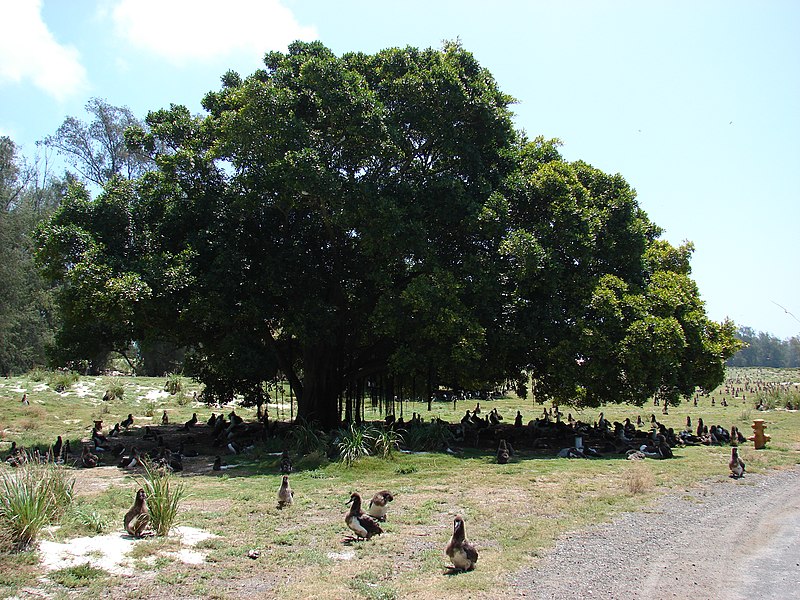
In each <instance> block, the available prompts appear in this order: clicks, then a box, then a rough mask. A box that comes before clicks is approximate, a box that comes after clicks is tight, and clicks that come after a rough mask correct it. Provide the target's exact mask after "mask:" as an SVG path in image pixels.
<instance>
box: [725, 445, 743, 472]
mask: <svg viewBox="0 0 800 600" xmlns="http://www.w3.org/2000/svg"><path fill="white" fill-rule="evenodd" d="M728 467H730V469H731V477H733V478H734V479H739V478H740V477H744V461H743V460H742V459H741V457H740V456H739V449H738V448H736V446H734V447H733V448H731V460H730V462H729V463H728Z"/></svg>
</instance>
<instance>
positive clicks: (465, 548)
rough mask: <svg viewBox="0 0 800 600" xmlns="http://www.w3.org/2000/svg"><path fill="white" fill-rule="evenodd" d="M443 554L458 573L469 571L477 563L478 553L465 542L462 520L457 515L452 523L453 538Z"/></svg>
mask: <svg viewBox="0 0 800 600" xmlns="http://www.w3.org/2000/svg"><path fill="white" fill-rule="evenodd" d="M445 554H447V556H449V557H450V560H451V561H453V566H454V567H455V568H456V569H458V570H459V571H471V570H472V569H474V568H475V563H476V562H478V551H477V550H476V549H475V546H473V545H472V544H470V543H469V542H468V541H467V537H466V532H465V531H464V519H462V518H461V516H458V515H457V516H456V518H455V520H454V521H453V537H451V538H450V543H449V544H447V548H446V549H445Z"/></svg>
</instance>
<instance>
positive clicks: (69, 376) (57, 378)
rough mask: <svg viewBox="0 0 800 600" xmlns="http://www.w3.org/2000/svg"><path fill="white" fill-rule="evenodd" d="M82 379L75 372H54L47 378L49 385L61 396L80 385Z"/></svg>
mask: <svg viewBox="0 0 800 600" xmlns="http://www.w3.org/2000/svg"><path fill="white" fill-rule="evenodd" d="M80 378H81V376H80V375H78V374H77V373H76V372H75V371H53V372H52V373H50V375H49V376H48V378H47V385H49V386H50V387H51V388H53V389H54V390H55V391H57V392H58V393H59V394H60V393H61V392H64V391H66V390H68V389H69V388H71V387H72V386H73V385H75V384H76V383H78V381H79V380H80Z"/></svg>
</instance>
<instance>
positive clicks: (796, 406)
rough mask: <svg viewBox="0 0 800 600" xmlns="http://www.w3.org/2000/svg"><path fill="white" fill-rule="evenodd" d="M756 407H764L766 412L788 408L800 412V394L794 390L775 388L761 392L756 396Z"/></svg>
mask: <svg viewBox="0 0 800 600" xmlns="http://www.w3.org/2000/svg"><path fill="white" fill-rule="evenodd" d="M755 405H756V407H759V406H761V407H763V408H764V409H765V410H774V409H776V408H786V409H788V410H800V392H799V391H797V390H796V389H794V388H789V389H784V388H773V389H769V390H765V391H760V392H758V393H757V394H756V396H755Z"/></svg>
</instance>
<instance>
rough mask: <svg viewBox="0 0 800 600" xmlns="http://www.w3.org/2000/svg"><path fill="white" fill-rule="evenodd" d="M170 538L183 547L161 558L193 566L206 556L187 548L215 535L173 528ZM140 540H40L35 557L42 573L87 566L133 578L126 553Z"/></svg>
mask: <svg viewBox="0 0 800 600" xmlns="http://www.w3.org/2000/svg"><path fill="white" fill-rule="evenodd" d="M170 537H179V538H180V540H181V544H183V545H185V546H187V548H182V549H181V550H179V551H178V552H165V553H164V554H163V555H164V556H172V557H174V558H177V559H178V560H180V561H181V562H184V563H186V564H191V565H197V564H201V563H202V562H203V561H204V560H205V556H206V555H205V554H204V553H202V552H198V551H197V550H192V549H191V547H192V546H195V545H196V544H197V543H198V542H201V541H203V540H207V539H209V538H212V537H217V536H215V535H214V534H213V533H209V532H208V531H204V530H202V529H197V528H195V527H176V528H175V529H174V530H173V531H172V532H171V533H170ZM150 539H152V538H150ZM141 541H142V540H137V539H134V538H131V537H129V536H127V535H124V534H122V533H121V532H117V533H111V534H108V535H98V536H95V537H81V538H74V539H71V540H68V541H66V542H64V543H58V542H48V541H42V542H41V543H40V544H39V554H40V556H41V557H42V567H43V568H44V569H45V570H46V571H56V570H58V569H65V568H68V567H74V566H76V565H82V564H85V563H89V564H91V565H92V566H93V567H95V568H98V569H103V570H104V571H108V572H109V573H113V574H116V575H133V564H132V561H131V559H129V558H128V554H130V552H131V550H132V549H133V547H134V545H136V544H138V543H139V542H141Z"/></svg>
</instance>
